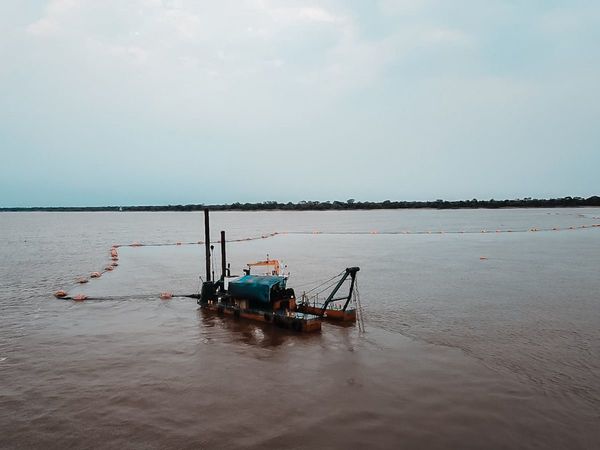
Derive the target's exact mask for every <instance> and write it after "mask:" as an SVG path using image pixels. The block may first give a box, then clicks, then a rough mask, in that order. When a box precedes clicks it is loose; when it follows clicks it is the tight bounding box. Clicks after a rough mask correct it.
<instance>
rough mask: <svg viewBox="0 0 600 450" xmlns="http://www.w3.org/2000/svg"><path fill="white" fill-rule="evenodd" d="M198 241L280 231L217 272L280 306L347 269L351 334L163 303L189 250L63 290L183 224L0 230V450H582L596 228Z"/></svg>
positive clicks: (476, 216)
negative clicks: (248, 280) (268, 277)
mask: <svg viewBox="0 0 600 450" xmlns="http://www.w3.org/2000/svg"><path fill="white" fill-rule="evenodd" d="M211 222H212V231H213V239H218V232H219V230H221V229H225V230H227V233H228V238H229V239H244V238H246V237H255V236H261V235H266V234H268V233H272V232H279V233H280V234H277V235H275V236H273V237H268V238H265V239H258V240H251V241H241V242H232V243H231V244H229V246H228V256H229V261H230V262H231V266H232V269H233V270H234V272H240V273H241V269H242V268H243V267H244V266H245V264H246V263H248V262H251V261H253V260H259V259H264V257H265V256H266V255H267V254H269V255H270V257H272V258H279V259H280V260H282V261H283V262H284V263H285V264H287V270H289V272H290V279H289V281H288V285H289V286H290V287H293V288H295V289H296V293H297V295H300V294H301V292H302V291H303V290H304V289H307V288H308V287H310V286H312V285H314V284H315V283H316V282H318V281H321V280H324V279H327V278H329V277H331V276H333V275H335V274H337V273H339V272H340V271H341V270H343V269H344V268H345V267H348V266H360V267H361V271H360V272H359V274H358V285H359V290H360V297H361V302H362V305H363V309H364V320H365V328H366V331H365V332H364V333H361V332H359V330H358V329H357V328H355V327H342V326H337V325H334V324H328V323H325V324H324V325H323V329H322V332H321V333H316V334H297V333H293V332H291V331H285V330H281V329H277V328H273V326H270V325H266V324H261V323H253V322H244V321H235V320H233V319H231V318H228V317H225V318H223V317H219V316H216V315H213V314H211V313H208V312H206V311H204V310H199V308H198V306H197V305H196V303H195V301H194V300H191V299H187V298H173V299H172V300H161V299H160V298H159V296H158V294H159V293H160V292H163V291H170V292H173V293H175V294H191V293H196V292H197V291H198V286H199V278H198V277H199V275H203V273H204V260H203V258H204V248H203V247H202V246H198V245H181V246H178V245H171V246H142V247H121V248H119V266H118V267H117V268H116V269H115V270H114V271H112V272H110V273H105V274H104V275H103V276H102V277H101V278H99V279H97V280H91V281H90V283H88V284H86V285H83V286H79V285H76V284H75V283H74V280H75V279H76V278H77V277H78V276H89V274H90V272H93V271H96V270H102V269H103V268H104V266H106V265H107V263H109V262H110V254H109V249H110V247H111V245H112V244H129V243H132V242H134V241H138V242H141V243H176V242H183V243H186V242H196V241H198V240H202V239H203V219H202V214H201V213H2V214H0V256H1V259H0V280H1V290H0V448H3V449H13V448H15V449H16V448H44V449H48V448H51V449H64V448H143V449H146V448H150V449H152V448H157V449H158V448H161V449H162V448H225V449H229V448H240V447H244V448H261V449H262V448H274V449H279V448H298V449H304V448H311V449H312V448H325V449H326V448H427V449H437V448H440V449H441V448H453V449H454V448H461V449H468V448H519V449H528V448H569V449H596V448H600V227H594V226H593V225H596V224H600V209H599V208H577V209H509V210H456V211H434V210H406V211H343V212H256V213H254V212H245V213H237V212H221V213H213V214H212V215H211ZM570 227H572V229H570ZM553 228H556V230H553ZM531 229H534V230H540V231H528V230H531ZM482 231H485V232H482ZM298 232H299V233H298ZM219 257H220V256H219V253H218V251H217V252H216V253H215V260H216V261H215V262H216V263H217V266H218V265H219ZM57 289H65V290H67V291H68V292H69V293H70V294H76V293H85V294H87V295H89V296H90V297H91V298H97V300H88V301H85V302H79V303H75V302H72V301H69V300H57V299H55V298H54V297H53V296H52V293H53V292H54V291H56V290H57Z"/></svg>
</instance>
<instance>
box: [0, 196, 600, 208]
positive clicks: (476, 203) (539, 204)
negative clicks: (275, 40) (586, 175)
mask: <svg viewBox="0 0 600 450" xmlns="http://www.w3.org/2000/svg"><path fill="white" fill-rule="evenodd" d="M576 206H600V197H598V196H596V195H594V196H593V197H589V198H582V197H563V198H551V199H537V198H529V197H528V198H522V199H521V198H519V199H515V200H494V199H491V200H477V199H476V198H474V199H473V200H458V201H445V200H435V201H427V202H407V201H391V200H385V201H383V202H360V201H357V200H354V199H352V198H351V199H349V200H347V201H345V202H341V201H328V202H319V201H304V200H303V201H301V202H298V203H292V202H288V203H279V202H275V201H267V202H262V203H238V202H236V203H232V204H225V205H204V204H198V205H166V206H164V205H163V206H81V207H79V206H74V207H61V206H52V207H33V208H0V211H14V212H18V211H201V210H203V209H204V208H209V209H210V210H212V211H270V210H284V211H327V210H349V209H419V208H433V209H459V208H490V209H496V208H566V207H576Z"/></svg>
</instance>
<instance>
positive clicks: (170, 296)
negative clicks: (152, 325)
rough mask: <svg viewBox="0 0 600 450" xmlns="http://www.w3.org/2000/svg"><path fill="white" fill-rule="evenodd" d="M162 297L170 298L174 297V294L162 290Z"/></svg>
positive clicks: (162, 298) (163, 298)
mask: <svg viewBox="0 0 600 450" xmlns="http://www.w3.org/2000/svg"><path fill="white" fill-rule="evenodd" d="M160 298H161V300H170V299H172V298H173V294H171V293H170V292H161V293H160Z"/></svg>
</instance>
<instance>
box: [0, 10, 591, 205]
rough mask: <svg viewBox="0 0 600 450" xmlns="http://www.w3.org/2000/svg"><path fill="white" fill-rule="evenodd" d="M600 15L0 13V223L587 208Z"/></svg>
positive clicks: (491, 12) (484, 12) (519, 12)
mask: <svg viewBox="0 0 600 450" xmlns="http://www.w3.org/2000/svg"><path fill="white" fill-rule="evenodd" d="M599 122H600V2H598V1H578V0H570V1H554V0H539V1H538V0H527V1H509V0H505V1H500V0H486V1H482V0H471V1H469V0H453V1H449V0H395V1H394V0H383V1H364V0H355V1H348V0H345V1H342V0H339V1H336V0H331V1H327V0H324V1H318V0H317V1H305V2H291V1H267V0H262V1H261V0H248V1H243V0H237V1H227V0H225V1H223V0H220V1H212V0H211V1H204V2H203V1H191V0H190V1H188V0H172V1H168V0H163V1H160V0H132V1H126V0H102V1H100V0H97V1H94V0H87V1H86V0H46V1H42V0H18V1H11V0H1V1H0V151H1V159H2V161H1V164H0V206H36V205H39V206H46V205H56V206H59V205H119V204H122V205H130V204H179V203H219V202H235V201H240V202H246V201H263V200H278V201H288V200H291V201H299V200H346V199H348V198H356V199H360V200H385V199H393V200H394V199H397V200H427V199H437V198H444V199H462V198H473V197H476V198H479V199H489V198H496V199H501V198H515V197H555V196H564V195H579V196H589V195H593V194H599V193H600V148H599V144H600V126H599Z"/></svg>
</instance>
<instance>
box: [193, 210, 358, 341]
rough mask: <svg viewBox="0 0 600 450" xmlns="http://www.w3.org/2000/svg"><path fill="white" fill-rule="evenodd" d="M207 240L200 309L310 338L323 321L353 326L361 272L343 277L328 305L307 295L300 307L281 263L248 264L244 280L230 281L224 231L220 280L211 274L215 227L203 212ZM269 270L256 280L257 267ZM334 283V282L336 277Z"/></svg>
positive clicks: (349, 270) (350, 271) (353, 270)
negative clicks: (343, 292) (346, 285)
mask: <svg viewBox="0 0 600 450" xmlns="http://www.w3.org/2000/svg"><path fill="white" fill-rule="evenodd" d="M204 234H205V240H204V243H205V250H206V279H205V281H203V283H202V290H201V292H200V295H199V296H198V305H200V307H201V308H203V309H206V310H210V311H214V312H216V313H218V314H223V315H229V316H232V317H233V318H236V319H249V320H256V321H260V322H266V323H271V324H273V325H276V326H279V327H283V328H289V329H291V330H294V331H301V332H311V331H319V330H320V329H321V322H322V320H323V319H328V320H334V321H344V322H354V321H356V318H357V314H356V307H355V306H356V305H351V304H350V303H351V300H352V299H353V298H354V297H353V295H354V294H355V282H356V273H357V272H358V271H359V270H360V269H359V268H358V267H349V268H347V269H345V271H343V272H342V273H341V274H340V276H341V278H340V280H339V281H337V283H336V284H335V286H333V289H332V291H331V292H330V293H329V295H328V296H327V297H326V299H325V300H324V301H323V302H319V301H318V299H317V298H314V297H313V298H310V297H309V296H307V295H306V294H305V293H304V294H303V295H302V297H301V299H300V301H298V300H297V299H296V294H295V292H294V290H293V289H291V288H288V287H287V276H285V275H282V273H281V268H280V265H279V261H277V260H269V259H268V258H267V260H266V261H259V262H257V263H252V264H248V268H247V269H244V272H245V274H244V275H242V276H231V273H230V268H229V265H228V264H227V257H226V248H225V247H226V241H225V232H224V231H221V240H220V244H221V277H220V278H219V279H215V275H214V272H213V271H211V253H212V250H213V248H214V247H213V246H211V243H210V222H209V213H208V210H207V209H205V210H204ZM261 266H262V267H270V268H272V270H271V271H270V272H269V273H268V274H263V275H257V274H251V273H250V272H251V270H252V268H253V267H261ZM334 278H335V277H334ZM347 280H348V281H349V284H350V287H349V289H348V293H347V294H346V295H342V296H339V297H336V295H337V294H338V292H339V291H340V289H341V287H342V285H343V284H344V282H345V281H347Z"/></svg>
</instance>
